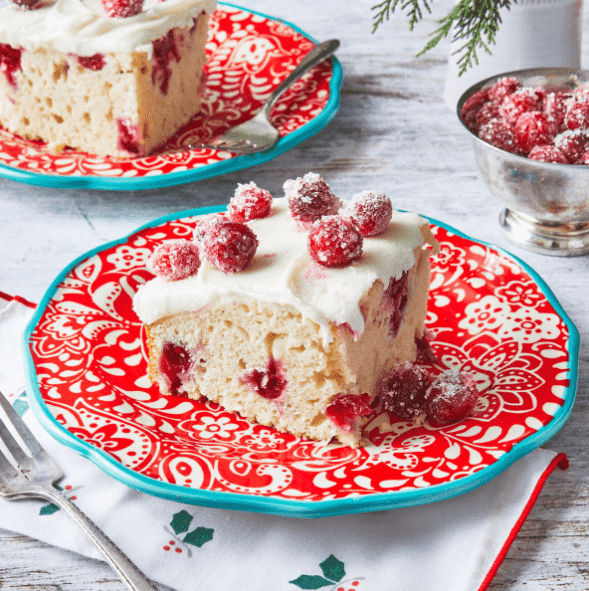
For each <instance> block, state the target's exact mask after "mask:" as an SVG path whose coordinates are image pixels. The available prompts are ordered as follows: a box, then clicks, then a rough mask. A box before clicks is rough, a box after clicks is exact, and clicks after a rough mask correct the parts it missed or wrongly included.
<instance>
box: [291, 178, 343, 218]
mask: <svg viewBox="0 0 589 591" xmlns="http://www.w3.org/2000/svg"><path fill="white" fill-rule="evenodd" d="M284 194H285V197H286V199H287V200H288V206H289V208H290V213H291V215H292V216H293V217H294V218H295V219H296V220H298V221H299V222H302V223H303V224H312V223H313V222H314V221H316V220H318V219H321V218H322V217H323V216H326V215H335V214H336V213H337V212H338V211H339V208H340V207H341V200H340V199H339V198H338V197H336V196H335V195H334V194H333V193H332V192H331V189H330V188H329V187H328V186H327V183H326V182H325V181H324V180H323V179H322V178H321V177H320V176H319V175H318V174H316V173H314V172H308V173H307V174H306V175H305V176H303V177H298V178H296V179H294V180H293V179H289V180H287V181H286V182H285V183H284Z"/></svg>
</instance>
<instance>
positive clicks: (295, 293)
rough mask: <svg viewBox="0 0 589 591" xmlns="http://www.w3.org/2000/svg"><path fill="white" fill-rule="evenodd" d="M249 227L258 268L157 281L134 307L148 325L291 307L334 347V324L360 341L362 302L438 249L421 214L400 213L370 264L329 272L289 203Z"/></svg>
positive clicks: (369, 242) (369, 247)
mask: <svg viewBox="0 0 589 591" xmlns="http://www.w3.org/2000/svg"><path fill="white" fill-rule="evenodd" d="M248 226H249V227H250V228H251V229H252V230H253V231H254V233H255V234H256V236H257V237H258V240H259V243H260V244H259V246H258V250H257V252H256V256H255V257H254V260H253V261H252V264H251V265H250V266H249V267H248V268H247V269H246V270H245V271H240V272H238V273H232V274H225V273H222V272H221V271H219V270H217V269H216V268H215V267H213V266H211V265H210V264H209V263H208V262H207V261H206V260H203V261H202V263H201V266H200V268H199V270H198V273H196V274H195V275H193V276H192V277H188V278H186V279H182V280H180V281H166V280H165V279H161V278H155V279H153V280H151V281H149V282H148V283H147V284H145V285H142V286H140V288H139V290H138V291H137V293H136V295H135V298H134V301H133V307H134V309H135V312H136V313H137V316H138V317H139V319H140V320H141V322H143V323H144V324H152V323H153V322H156V321H157V320H160V319H162V318H165V317H166V316H171V315H174V314H180V313H183V312H191V311H197V310H199V309H200V308H203V307H205V306H208V305H210V304H225V303H229V302H244V303H247V302H248V301H251V300H259V301H263V302H267V303H275V304H279V305H283V306H290V307H292V308H293V310H294V311H295V312H300V313H301V314H302V316H303V317H304V318H308V319H310V320H312V321H314V322H316V323H317V324H319V326H320V327H321V328H322V334H323V340H324V343H328V342H330V341H331V340H332V335H331V332H330V331H329V329H328V325H329V323H330V322H333V323H335V324H348V325H349V326H350V328H351V329H352V330H353V331H354V333H355V334H361V333H362V331H363V330H364V319H363V317H362V314H361V312H360V309H359V307H358V302H359V301H360V299H361V298H362V296H363V295H364V294H365V293H366V292H367V291H368V290H369V289H370V288H371V287H372V284H373V283H374V282H375V281H376V280H377V279H380V280H381V281H382V282H383V284H384V285H385V287H386V286H388V283H389V278H390V277H394V278H395V279H399V278H400V277H401V275H402V274H403V272H405V271H408V270H409V269H410V268H411V267H412V266H413V264H414V263H415V254H414V250H415V249H416V248H418V247H420V246H422V245H423V244H424V243H425V242H426V240H425V239H424V234H425V235H426V236H428V241H431V242H435V240H434V239H433V237H431V234H430V233H429V229H428V230H427V232H424V234H422V228H424V227H425V228H429V226H428V224H427V221H426V220H424V219H423V218H422V217H420V216H418V215H417V214H414V213H403V212H398V211H395V212H394V213H393V218H392V220H391V223H390V224H389V226H388V228H387V230H386V231H385V232H384V233H383V234H381V235H379V236H375V237H371V238H365V239H364V246H363V255H362V257H361V258H360V259H359V260H357V261H356V262H354V263H353V264H351V265H349V266H347V267H341V268H328V267H323V266H321V265H319V264H317V263H316V262H314V261H313V260H312V259H311V257H310V256H309V254H308V251H307V234H308V233H307V232H303V231H299V230H298V229H297V228H296V226H295V222H294V220H293V219H292V217H291V216H290V212H289V210H288V204H287V202H286V199H274V202H273V205H272V214H271V215H270V216H269V217H267V218H263V219H257V220H252V221H250V222H248Z"/></svg>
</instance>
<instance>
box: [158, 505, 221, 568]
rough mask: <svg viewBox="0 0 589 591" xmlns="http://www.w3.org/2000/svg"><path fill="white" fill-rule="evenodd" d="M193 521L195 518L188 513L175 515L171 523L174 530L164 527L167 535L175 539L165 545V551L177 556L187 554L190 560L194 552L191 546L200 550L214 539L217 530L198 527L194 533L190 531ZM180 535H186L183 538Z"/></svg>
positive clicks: (181, 512) (182, 512) (183, 512)
mask: <svg viewBox="0 0 589 591" xmlns="http://www.w3.org/2000/svg"><path fill="white" fill-rule="evenodd" d="M193 519H194V517H193V516H192V515H190V513H188V511H184V510H182V511H180V512H178V513H174V516H173V518H172V521H171V522H170V526H171V527H172V529H169V528H168V527H167V526H164V530H165V531H166V533H168V534H170V535H171V536H172V538H173V539H172V540H170V541H169V542H168V543H167V544H165V545H164V547H163V549H164V550H165V551H166V552H175V553H176V554H182V552H186V555H187V556H188V558H191V557H192V550H191V549H190V546H196V547H197V548H200V547H201V546H202V545H203V544H206V543H207V542H210V541H211V540H212V539H213V533H214V532H215V530H213V529H210V528H208V527H197V528H195V529H193V530H192V531H188V530H189V529H190V525H191V523H192V520H193ZM186 532H188V533H186ZM180 534H186V535H185V536H184V537H183V538H180Z"/></svg>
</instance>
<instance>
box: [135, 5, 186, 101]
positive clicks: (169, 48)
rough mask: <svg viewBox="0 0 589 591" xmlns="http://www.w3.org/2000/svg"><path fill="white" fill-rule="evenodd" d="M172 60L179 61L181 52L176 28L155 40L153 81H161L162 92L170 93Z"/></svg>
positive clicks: (156, 82) (155, 82)
mask: <svg viewBox="0 0 589 591" xmlns="http://www.w3.org/2000/svg"><path fill="white" fill-rule="evenodd" d="M142 1H143V0H142ZM172 60H176V61H177V62H179V61H180V52H179V51H178V46H177V45H176V38H175V37H174V30H173V29H170V30H169V31H168V32H167V33H166V34H165V35H164V36H163V37H160V38H159V39H156V40H155V41H154V42H153V65H152V70H151V83H152V84H153V85H154V86H155V85H157V84H158V83H159V87H160V90H161V91H162V94H167V93H168V86H169V84H170V78H171V76H172V69H171V68H170V63H171V61H172Z"/></svg>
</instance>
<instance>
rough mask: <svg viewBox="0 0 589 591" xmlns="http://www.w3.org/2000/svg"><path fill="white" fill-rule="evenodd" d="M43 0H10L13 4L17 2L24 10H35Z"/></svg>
mask: <svg viewBox="0 0 589 591" xmlns="http://www.w3.org/2000/svg"><path fill="white" fill-rule="evenodd" d="M40 1H41V0H9V2H10V3H11V4H16V5H17V6H18V7H20V8H21V9H23V10H33V9H35V8H38V7H39V6H38V5H39V3H40Z"/></svg>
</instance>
